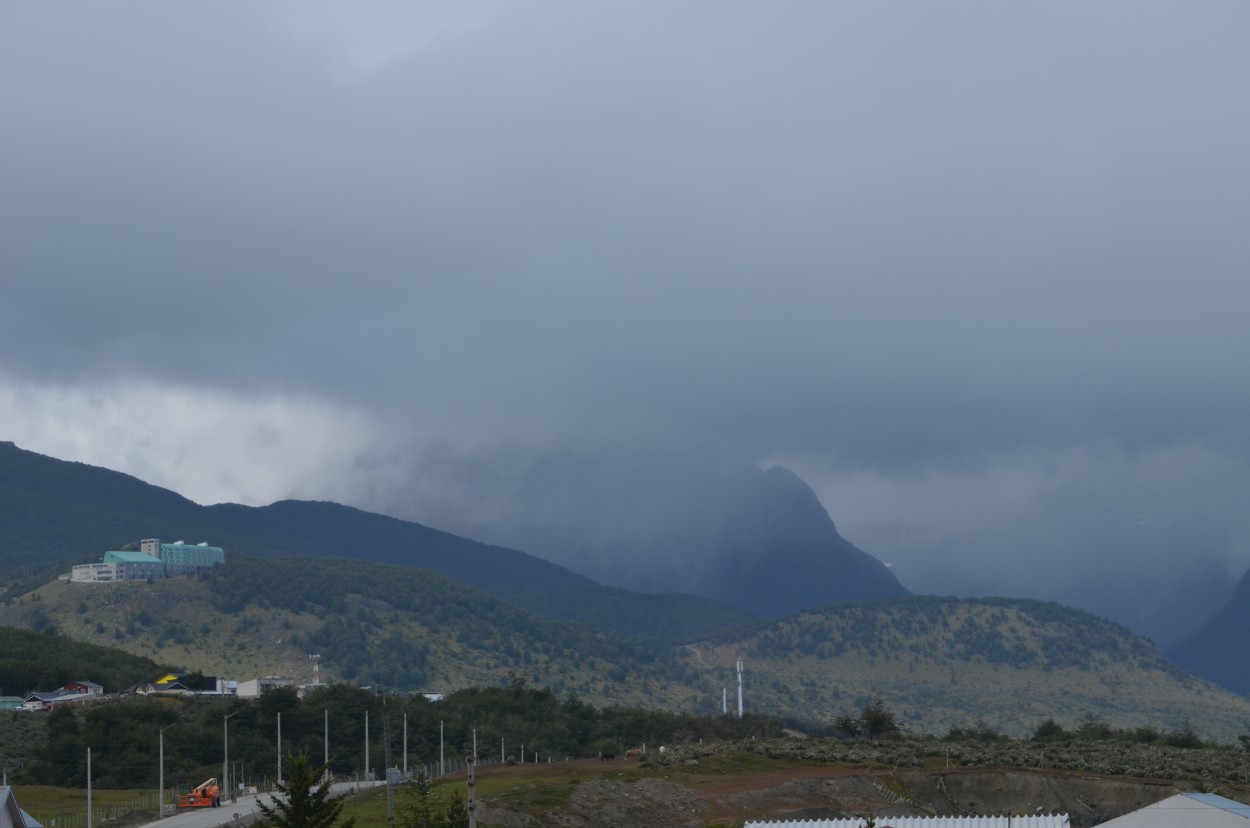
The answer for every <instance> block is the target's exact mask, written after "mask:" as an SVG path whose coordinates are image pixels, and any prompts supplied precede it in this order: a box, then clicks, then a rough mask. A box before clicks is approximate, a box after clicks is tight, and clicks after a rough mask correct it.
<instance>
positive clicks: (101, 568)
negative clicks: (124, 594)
mask: <svg viewBox="0 0 1250 828" xmlns="http://www.w3.org/2000/svg"><path fill="white" fill-rule="evenodd" d="M139 549H140V551H138V552H105V553H104V558H103V559H102V560H101V561H99V562H97V563H89V564H80V565H78V566H75V567H74V568H73V570H72V571H71V572H70V580H71V581H74V582H77V583H92V584H107V583H116V582H117V581H146V580H148V579H151V580H153V581H159V580H163V579H165V578H173V577H176V576H178V575H186V574H188V573H191V572H196V571H199V570H202V569H209V568H211V567H214V566H216V565H217V564H219V563H225V562H226V553H225V552H224V551H223V550H222V548H221V547H220V546H209V545H208V544H207V543H196V544H190V543H183V542H182V541H174V542H173V543H161V542H160V541H159V540H157V539H156V538H149V539H147V540H142V541H140V542H139Z"/></svg>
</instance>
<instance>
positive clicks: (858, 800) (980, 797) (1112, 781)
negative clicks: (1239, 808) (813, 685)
mask: <svg viewBox="0 0 1250 828" xmlns="http://www.w3.org/2000/svg"><path fill="white" fill-rule="evenodd" d="M564 764H565V765H567V767H562V766H561V767H558V768H553V769H552V770H554V771H555V772H556V773H559V774H568V775H570V776H580V777H581V778H582V779H584V780H586V781H582V782H580V783H579V784H577V785H576V786H574V788H573V792H572V795H571V798H570V802H569V804H568V805H567V806H566V807H560V808H553V809H551V810H549V811H547V812H545V813H543V814H542V815H541V816H539V817H534V816H529V815H526V814H523V813H519V812H516V811H508V810H505V809H502V808H500V807H497V806H495V805H492V804H491V803H490V802H484V803H482V804H481V806H480V810H479V812H478V816H479V824H481V825H482V826H501V828H533V827H534V826H557V828H636V827H637V826H650V827H651V828H703V827H704V826H714V825H715V826H740V825H742V823H743V821H745V820H747V819H783V818H784V819H816V818H822V817H843V816H867V815H873V816H876V817H878V818H880V817H883V816H893V815H907V814H911V815H923V814H946V815H958V814H1007V813H1014V814H1029V813H1055V812H1058V813H1066V814H1068V815H1069V818H1070V820H1071V824H1072V826H1073V828H1090V826H1094V825H1098V824H1099V823H1102V822H1105V821H1107V820H1109V819H1112V818H1114V817H1117V816H1120V815H1122V814H1125V813H1128V812H1129V811H1133V810H1136V809H1138V808H1142V807H1145V806H1146V805H1149V804H1151V803H1153V802H1157V801H1159V800H1160V799H1163V798H1165V797H1168V796H1171V795H1172V794H1174V793H1179V792H1181V791H1182V790H1183V788H1182V787H1180V786H1178V785H1177V784H1174V783H1171V782H1161V781H1156V780H1144V779H1123V778H1099V777H1093V776H1080V775H1073V774H1064V773H1056V772H1046V771H1027V770H1015V769H1011V770H1006V769H999V770H995V769H988V770H987V769H968V770H965V769H951V770H944V771H918V770H898V771H890V770H879V771H864V770H862V769H860V770H848V769H843V768H837V767H835V766H826V767H821V766H804V767H796V768H793V769H785V770H780V771H776V772H767V773H758V774H752V775H750V776H745V777H740V778H726V779H724V780H708V781H706V782H703V781H700V782H698V783H697V784H678V783H676V782H673V781H670V780H669V779H666V778H664V777H665V772H664V770H663V769H658V770H656V771H654V773H652V774H648V775H646V776H644V777H643V778H640V779H633V780H632V781H630V780H625V779H614V778H612V775H611V774H607V775H605V774H604V773H603V768H602V766H601V765H600V764H599V763H597V762H593V761H591V762H569V763H564ZM687 781H688V780H687ZM1223 793H1225V794H1226V795H1229V796H1232V797H1233V798H1238V799H1240V798H1242V797H1243V796H1244V793H1245V792H1237V791H1225V792H1223Z"/></svg>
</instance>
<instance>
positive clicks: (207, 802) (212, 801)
mask: <svg viewBox="0 0 1250 828" xmlns="http://www.w3.org/2000/svg"><path fill="white" fill-rule="evenodd" d="M220 804H221V788H219V787H217V778H216V777H213V778H212V779H210V780H208V781H207V782H201V783H200V784H199V785H196V786H195V787H194V788H192V789H191V793H184V794H178V807H179V808H216V807H217V806H218V805H220Z"/></svg>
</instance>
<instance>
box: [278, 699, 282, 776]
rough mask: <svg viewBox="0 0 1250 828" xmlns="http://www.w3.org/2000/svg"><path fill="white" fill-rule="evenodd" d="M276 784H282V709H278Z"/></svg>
mask: <svg viewBox="0 0 1250 828" xmlns="http://www.w3.org/2000/svg"><path fill="white" fill-rule="evenodd" d="M278 784H279V785H281V784H282V711H281V710H279V711H278Z"/></svg>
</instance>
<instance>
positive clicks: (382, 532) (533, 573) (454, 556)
mask: <svg viewBox="0 0 1250 828" xmlns="http://www.w3.org/2000/svg"><path fill="white" fill-rule="evenodd" d="M205 511H206V513H208V514H209V515H210V516H211V519H212V520H213V521H214V523H215V525H217V526H218V527H220V528H219V537H220V538H221V539H222V540H223V542H224V543H226V544H230V545H232V546H237V547H239V548H244V547H251V546H259V547H260V549H261V551H262V552H263V551H264V550H269V549H274V550H282V551H283V552H285V553H295V552H298V553H299V554H300V555H316V556H330V557H338V558H358V559H361V560H369V561H376V562H378V563H397V564H404V565H406V566H420V567H424V568H426V569H433V570H436V571H438V572H442V573H443V574H444V575H450V576H451V577H453V578H456V579H457V580H460V581H464V582H465V583H469V584H473V585H475V586H479V587H484V588H487V589H497V588H504V587H509V588H518V589H538V590H552V589H568V588H572V587H588V586H593V585H594V581H591V580H590V579H589V578H586V577H584V576H582V575H578V574H577V573H575V572H572V571H570V570H568V569H565V568H564V567H562V566H557V565H556V564H553V563H550V562H548V561H544V560H543V559H541V558H536V557H534V556H533V555H528V554H526V553H524V552H518V551H517V550H515V549H505V548H504V547H500V546H490V545H488V544H484V543H478V542H477V541H473V540H469V539H467V538H462V537H458V536H456V535H452V534H449V533H447V532H440V531H439V530H437V529H431V528H430V527H428V526H422V525H421V524H419V523H411V522H409V521H405V520H398V519H396V518H390V517H386V516H385V515H375V514H372V513H370V512H363V511H361V510H360V509H354V508H352V507H350V506H342V505H340V504H338V503H328V502H310V501H302V500H283V501H279V502H278V503H274V504H271V505H269V506H262V507H252V506H239V505H237V504H233V503H227V504H221V505H217V506H209V507H207V508H206V510H205Z"/></svg>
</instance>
